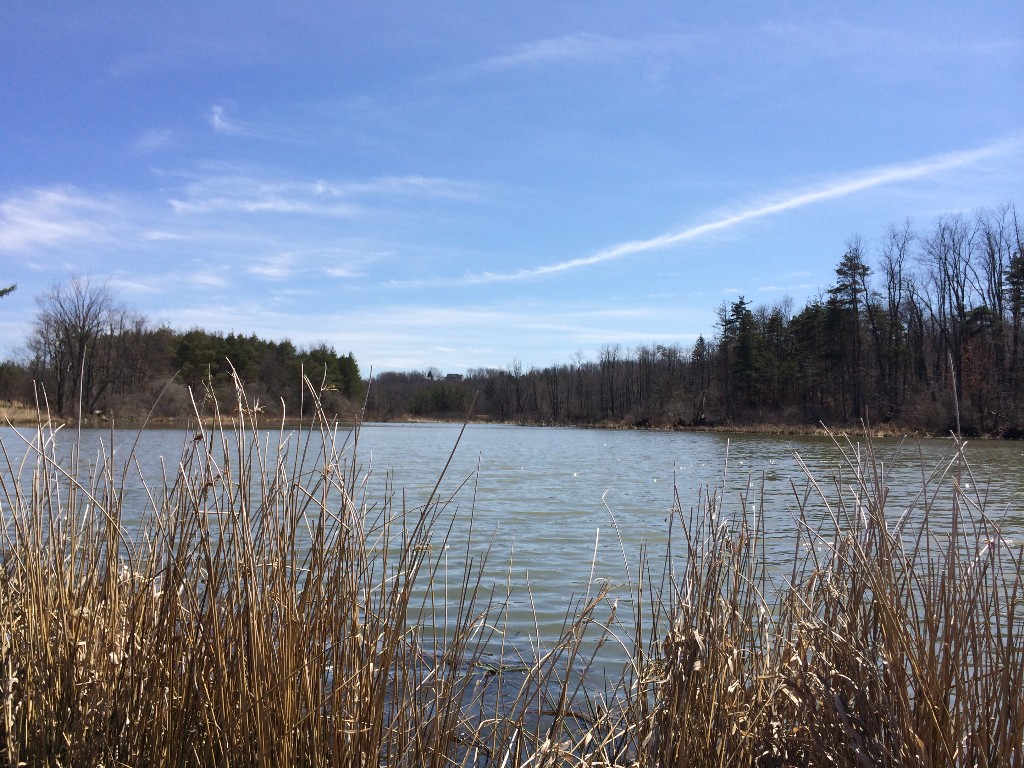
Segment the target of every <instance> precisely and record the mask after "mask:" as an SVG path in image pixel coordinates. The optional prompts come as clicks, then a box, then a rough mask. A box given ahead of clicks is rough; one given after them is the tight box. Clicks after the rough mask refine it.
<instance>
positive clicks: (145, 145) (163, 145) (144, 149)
mask: <svg viewBox="0 0 1024 768" xmlns="http://www.w3.org/2000/svg"><path fill="white" fill-rule="evenodd" d="M173 143H174V134H173V133H172V132H171V131H169V130H167V129H160V130H152V131H146V132H145V133H144V134H142V135H141V136H140V137H139V138H138V139H136V140H135V143H134V144H133V145H132V151H133V152H135V154H137V155H151V154H153V153H155V152H160V151H161V150H164V149H167V148H168V147H169V146H171V145H172V144H173Z"/></svg>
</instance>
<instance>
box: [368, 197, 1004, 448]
mask: <svg viewBox="0 0 1024 768" xmlns="http://www.w3.org/2000/svg"><path fill="white" fill-rule="evenodd" d="M471 403H474V405H473V412H474V413H475V414H477V415H478V416H482V417H485V418H491V419H494V420H498V421H510V422H519V423H542V424H609V425H627V426H629V425H632V426H640V427H643V426H702V425H714V424H723V425H724V424H733V425H750V424H755V423H772V424H780V425H809V424H817V423H821V422H824V423H826V424H829V425H851V424H859V423H860V422H861V421H862V420H866V421H867V422H868V423H872V424H876V425H877V424H880V423H886V424H893V425H895V426H900V427H906V428H914V429H922V430H926V431H929V432H933V433H943V432H946V431H948V430H954V429H960V430H961V431H962V432H963V433H965V434H992V435H1007V436H1020V435H1021V434H1022V428H1024V237H1022V231H1021V226H1020V223H1019V221H1018V219H1017V214H1016V209H1015V207H1014V206H1013V205H1011V204H1007V205H1003V206H1000V207H997V208H992V209H985V210H982V211H979V212H977V213H976V214H974V215H973V216H967V215H964V214H952V215H947V216H943V217H942V218H940V219H939V220H938V221H937V222H936V223H935V224H934V226H933V227H932V228H931V229H930V230H928V231H924V232H918V231H915V229H914V228H913V227H912V226H911V224H910V223H909V222H906V223H904V224H903V225H901V226H890V227H889V228H888V229H887V231H886V232H885V233H884V235H883V236H882V238H881V239H880V241H879V242H878V243H877V244H875V246H874V248H873V249H871V252H870V253H869V246H868V244H867V243H865V241H864V240H863V239H862V238H860V237H854V238H851V239H850V241H849V242H848V244H847V248H846V251H845V252H844V253H843V255H842V257H841V258H840V259H839V261H838V263H837V265H836V268H835V278H834V282H833V283H832V285H831V286H830V287H828V288H827V289H826V290H822V291H821V292H820V293H819V294H818V295H817V296H815V297H814V298H813V299H812V300H810V301H809V302H808V303H807V305H806V306H804V307H803V308H801V309H800V310H799V311H795V310H794V308H793V302H792V300H791V299H788V298H786V299H783V300H781V301H779V302H777V303H775V304H772V305H758V306H754V305H752V304H751V302H749V301H747V300H746V299H745V298H744V297H743V296H739V297H737V298H736V299H735V300H733V301H731V302H723V303H722V304H721V305H720V306H719V307H718V308H717V323H716V327H715V333H714V334H712V335H711V336H709V337H705V336H703V335H701V336H700V337H698V338H697V340H696V342H695V343H694V344H693V345H692V346H688V347H684V346H680V345H670V346H666V345H652V346H640V347H637V348H635V349H631V350H625V349H623V348H622V347H620V346H618V345H607V346H605V347H603V348H602V349H601V350H600V351H599V353H598V356H597V359H596V360H587V359H584V358H583V356H582V355H577V356H576V358H575V359H574V360H573V361H571V362H569V363H565V364H559V365H553V366H550V367H546V368H534V369H531V370H527V371H524V370H523V367H522V365H521V364H520V363H518V362H513V363H512V364H510V365H509V366H507V367H505V368H502V369H478V370H471V371H469V372H468V373H467V375H465V376H453V375H449V376H441V375H439V372H436V371H428V372H422V373H421V372H411V373H382V374H379V375H378V376H376V377H375V378H374V380H373V382H371V384H370V387H369V392H368V396H367V409H368V417H370V418H378V419H388V418H399V417H401V416H402V415H403V414H414V415H419V416H424V417H439V418H446V417H448V418H450V417H455V416H457V415H459V414H464V413H466V412H467V410H468V409H469V407H470V404H471Z"/></svg>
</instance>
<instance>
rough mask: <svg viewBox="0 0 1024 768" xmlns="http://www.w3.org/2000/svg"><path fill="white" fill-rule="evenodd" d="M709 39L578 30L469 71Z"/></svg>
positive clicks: (588, 58)
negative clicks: (619, 35)
mask: <svg viewBox="0 0 1024 768" xmlns="http://www.w3.org/2000/svg"><path fill="white" fill-rule="evenodd" d="M707 39H708V35H706V34H701V35H683V34H663V35H649V36H646V37H635V38H627V37H612V36H609V35H596V34H591V33H586V32H579V33H576V34H572V35H565V36H563V37H552V38H546V39H544V40H535V41H532V42H529V43H525V44H523V45H520V46H518V47H517V48H515V49H514V50H512V51H511V52H509V53H504V54H500V55H497V56H492V57H490V58H488V59H484V60H483V61H481V62H478V63H477V64H475V65H473V66H472V67H470V68H469V70H468V71H469V72H487V71H499V70H515V69H522V68H529V67H538V66H542V65H545V64H552V63H555V64H557V63H565V62H576V63H589V62H600V61H607V60H612V59H621V58H624V57H627V58H639V57H644V58H647V57H650V56H658V55H677V54H681V53H687V52H690V51H692V50H693V49H694V48H695V47H696V46H698V45H699V44H700V43H701V42H702V41H706V40H707Z"/></svg>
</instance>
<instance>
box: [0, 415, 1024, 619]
mask: <svg viewBox="0 0 1024 768" xmlns="http://www.w3.org/2000/svg"><path fill="white" fill-rule="evenodd" d="M460 428H461V427H460V426H458V425H435V424H429V425H390V424H389V425H375V424H371V425H365V426H364V427H363V428H362V430H361V432H360V435H359V438H358V444H357V450H355V451H354V454H355V461H356V462H357V464H358V466H359V467H360V472H361V475H362V476H363V477H364V478H365V482H366V486H367V489H368V493H369V495H370V497H371V499H372V498H374V496H375V494H376V495H379V496H381V497H383V494H384V493H385V492H386V489H387V488H388V487H389V486H390V487H392V488H393V489H396V490H397V491H398V492H399V494H401V493H402V492H403V490H404V494H405V499H406V504H407V506H408V507H409V508H410V509H413V508H416V507H419V506H422V505H423V504H424V503H425V502H426V501H427V499H428V498H429V496H430V493H431V491H432V490H433V488H434V486H435V484H436V483H437V481H438V477H439V475H440V473H441V472H442V470H443V469H444V467H445V464H446V462H448V459H449V456H451V454H452V450H453V449H454V448H455V445H456V439H457V438H458V435H459V431H460ZM20 433H21V434H23V435H26V436H28V437H29V438H31V437H32V435H33V433H32V431H31V430H21V431H20ZM346 435H347V433H341V434H340V437H341V438H342V439H344V438H345V437H346ZM189 437H190V434H188V433H185V432H184V431H182V430H151V431H147V432H145V433H143V434H142V435H141V436H139V435H138V434H137V433H136V432H135V431H128V430H125V431H117V432H115V433H113V435H111V432H110V431H109V430H94V431H84V432H83V433H82V436H81V440H82V449H81V456H82V458H83V459H84V460H89V461H95V460H96V457H97V456H98V455H99V452H100V451H103V452H104V453H109V452H110V450H111V438H112V442H113V450H114V455H115V457H117V458H118V460H120V459H121V458H122V457H126V456H128V455H129V453H130V452H131V450H132V446H133V444H134V443H135V441H136V438H138V444H137V446H136V447H135V456H136V463H137V467H134V466H133V469H132V472H131V473H130V474H129V482H128V485H129V493H128V495H127V497H126V503H125V514H124V519H125V522H126V523H127V524H129V525H130V524H132V522H133V519H132V510H133V508H134V509H136V510H138V514H140V515H141V514H142V513H143V512H144V510H145V508H146V505H147V503H148V502H147V497H146V495H145V492H144V491H143V490H142V487H141V483H140V482H139V480H138V476H139V475H140V474H141V475H142V476H144V477H145V478H147V480H149V481H150V482H151V483H152V484H153V485H155V486H159V477H160V474H161V471H162V470H161V457H162V458H163V459H164V460H166V463H167V466H168V471H169V472H171V473H172V474H173V470H174V467H175V465H176V463H177V459H178V457H179V456H180V455H181V451H182V446H183V444H185V443H186V442H187V441H188V439H189ZM286 437H287V441H286V447H287V450H288V451H289V452H291V453H292V454H294V452H295V450H296V447H297V446H298V445H299V443H300V440H299V438H298V435H296V434H294V433H286ZM76 438H77V433H75V432H74V431H71V430H66V431H61V432H60V433H58V450H59V451H60V452H61V454H62V455H63V454H65V453H66V451H67V449H68V446H70V445H71V444H72V443H73V442H74V441H75V439H76ZM280 438H281V435H280V434H279V433H277V432H273V433H267V435H266V440H267V441H269V445H270V446H272V447H273V446H276V445H277V442H278V440H279V439H280ZM0 441H2V442H3V445H4V446H5V448H6V451H7V453H8V457H9V458H10V459H11V460H12V461H14V462H15V466H14V468H13V470H12V469H8V468H6V467H5V468H4V469H3V470H2V474H3V476H4V478H5V482H6V481H7V479H8V478H9V477H10V476H11V473H12V472H13V473H14V474H15V475H18V474H19V470H18V468H17V465H16V462H17V461H18V460H20V459H21V457H23V456H24V455H25V452H26V448H25V444H24V442H23V441H22V439H21V438H20V437H19V433H18V432H16V431H15V430H12V429H10V428H4V429H0ZM841 448H842V450H840V448H839V447H837V446H836V445H835V444H833V443H832V442H831V441H830V440H828V439H822V438H806V437H785V438H779V437H774V436H762V435H729V436H726V435H719V434H690V433H669V432H665V433H663V432H643V431H609V430H580V429H560V428H521V427H511V426H491V425H470V426H469V427H468V428H467V429H466V430H465V433H464V434H463V436H462V440H461V443H460V444H459V445H458V449H457V450H456V451H455V454H454V456H453V457H452V461H451V465H450V466H449V468H448V470H447V474H446V475H445V477H444V480H443V481H442V483H441V486H440V492H441V496H442V497H443V498H445V499H449V498H450V499H451V502H450V504H449V505H448V506H447V507H446V511H445V517H443V518H442V519H443V522H445V525H442V526H441V527H442V528H446V527H447V522H448V521H451V520H452V518H453V516H454V519H453V528H452V536H451V538H450V540H449V542H448V549H447V550H444V548H443V547H442V546H441V545H440V544H439V545H438V547H437V548H436V550H435V554H436V555H437V556H438V557H440V558H442V559H443V561H444V562H445V564H446V565H447V569H448V571H449V572H450V573H449V574H448V575H449V576H450V583H452V584H455V583H457V582H458V581H459V575H460V573H461V567H462V564H463V563H464V562H465V555H466V552H467V551H469V553H470V554H471V555H472V556H473V557H475V558H477V559H479V557H480V556H481V555H482V554H483V553H484V552H485V551H489V570H488V572H487V576H486V581H487V582H488V583H489V584H490V583H493V584H496V585H499V591H503V590H504V589H505V588H506V586H507V585H508V584H511V586H512V591H513V597H514V599H513V605H514V609H513V611H512V613H511V614H510V616H509V620H510V622H511V623H512V624H514V625H517V626H519V627H520V628H519V630H517V631H521V632H522V634H523V635H524V636H527V635H534V634H536V633H537V631H538V630H539V632H540V634H541V635H542V636H545V635H549V634H550V633H553V632H557V629H558V628H559V627H560V626H561V622H562V619H563V618H564V616H565V611H566V608H567V606H568V605H569V602H570V600H571V599H572V598H573V597H574V596H576V597H578V596H580V595H583V594H584V593H586V592H587V590H588V588H590V589H594V588H595V586H596V585H597V584H602V583H608V584H610V585H612V588H613V592H612V594H613V595H616V594H618V595H621V596H622V597H623V598H627V599H628V595H629V584H630V583H631V581H632V580H634V579H635V575H636V568H637V563H638V557H639V550H640V546H641V544H642V543H644V542H646V543H648V544H649V551H650V558H651V561H652V565H654V566H655V567H660V565H659V563H657V562H655V561H656V560H657V559H658V558H659V557H661V556H662V555H663V552H664V549H663V547H664V543H665V541H666V533H667V531H668V518H669V517H670V510H671V509H672V507H673V505H674V504H675V503H676V498H677V496H676V494H678V503H679V505H680V506H681V508H682V510H683V511H684V513H688V512H689V510H690V509H691V508H695V507H696V508H699V507H700V499H701V497H702V494H705V493H707V492H709V491H711V492H718V493H719V494H720V495H721V497H722V499H723V507H724V510H725V512H726V513H729V512H736V511H738V510H739V509H741V508H744V507H745V508H746V510H747V511H748V512H749V513H750V514H753V515H761V516H763V521H764V525H765V528H766V530H767V533H768V542H769V553H770V556H771V557H777V558H778V560H779V561H780V562H784V561H785V560H786V559H787V558H789V557H791V556H792V552H793V549H792V546H793V538H794V531H795V529H796V523H795V515H796V511H797V503H796V498H797V497H798V496H802V495H803V494H804V493H805V492H806V491H807V490H808V489H809V481H808V475H807V473H806V472H805V471H804V470H803V469H802V468H801V466H800V463H799V461H798V457H799V459H802V461H803V462H804V463H805V464H806V465H807V466H808V467H809V468H810V470H811V472H812V473H813V476H814V477H815V478H816V479H817V481H818V483H819V485H820V486H821V487H822V488H823V490H824V491H825V494H826V496H828V497H829V498H830V500H831V503H832V504H833V505H834V504H835V499H836V497H837V495H838V494H839V493H842V494H844V496H845V498H846V500H847V501H852V500H853V499H854V495H855V493H856V489H855V484H854V483H853V477H854V473H853V471H852V469H851V467H850V465H849V463H850V462H851V461H852V462H854V463H855V462H856V460H857V457H858V455H861V456H862V455H863V454H864V451H865V447H864V445H862V444H861V445H858V444H856V443H853V444H850V443H847V442H845V441H843V442H842V443H841ZM874 448H875V452H876V457H877V459H878V461H879V466H880V467H881V468H882V469H883V470H884V473H885V484H886V485H887V487H888V488H889V494H890V495H889V502H888V504H887V514H888V515H889V516H890V519H891V520H892V519H895V518H896V517H898V516H899V515H900V514H902V513H903V512H904V510H906V509H908V508H910V509H911V511H910V516H911V517H913V516H915V515H918V514H920V510H921V509H922V508H923V504H922V497H921V492H922V489H923V488H924V489H925V491H926V494H927V495H928V496H929V498H930V495H931V494H932V493H934V492H935V488H936V487H937V486H938V484H937V482H936V481H935V480H934V478H933V475H938V474H942V473H943V472H954V471H956V469H957V467H955V466H951V461H953V460H954V458H955V446H954V444H953V441H952V440H923V441H921V440H906V441H904V442H902V443H901V442H899V441H895V440H877V441H875V443H874ZM346 450H347V451H348V452H349V455H350V456H351V455H352V454H353V451H352V444H351V442H349V446H348V448H347V449H346ZM844 451H845V453H846V457H844V453H843V452H844ZM965 454H966V457H967V460H968V463H969V465H970V473H969V474H962V479H961V482H962V485H963V487H964V488H965V490H966V491H967V493H968V494H970V495H972V496H973V497H974V498H977V499H978V500H980V501H983V502H984V504H985V509H986V511H987V513H988V514H989V515H990V516H992V517H995V518H1000V519H1002V526H1003V533H1004V535H1005V536H1006V537H1008V538H1011V539H1014V540H1018V541H1019V540H1022V539H1024V443H1021V442H997V441H979V442H971V443H968V445H967V448H966V451H965ZM22 476H23V478H24V475H22ZM929 478H932V479H929ZM837 485H838V488H839V489H841V490H838V489H837ZM398 498H401V495H399V496H398ZM810 498H811V507H810V508H811V512H812V514H813V515H819V516H820V515H822V514H824V510H825V508H824V506H823V504H822V503H821V501H820V498H819V497H818V496H817V494H816V493H811V495H810ZM940 508H945V509H948V504H947V505H946V506H945V507H942V506H941V504H940ZM470 520H472V528H473V535H472V540H468V538H467V532H468V531H469V527H470V526H469V523H470ZM441 533H443V531H439V533H438V535H439V536H440V535H441ZM444 572H445V569H444V568H442V573H444Z"/></svg>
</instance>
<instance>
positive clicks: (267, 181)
mask: <svg viewBox="0 0 1024 768" xmlns="http://www.w3.org/2000/svg"><path fill="white" fill-rule="evenodd" d="M182 193H183V194H181V195H180V196H178V197H174V198H171V200H170V201H169V202H170V205H171V207H172V208H173V209H174V210H175V211H176V212H178V213H212V212H225V211H237V212H241V213H292V214H312V215H320V216H327V217H352V216H356V215H359V214H361V213H364V212H365V209H364V206H363V204H362V203H361V202H359V200H360V199H364V198H373V199H374V200H376V201H380V200H381V199H388V198H406V197H420V198H436V199H446V200H464V201H478V200H480V199H481V198H482V196H483V188H482V187H481V186H480V185H479V184H476V183H473V182H465V181H459V180H455V179H445V178H436V177H428V176H417V175H410V176H383V177H379V178H374V179H369V180H366V181H342V182H338V181H326V180H323V179H314V180H302V179H287V178H286V179H280V178H272V177H270V176H268V175H252V174H247V173H245V172H239V173H225V174H216V175H211V176H207V177H205V178H202V179H199V180H196V181H193V182H190V183H189V184H187V185H186V186H185V187H184V189H183V190H182Z"/></svg>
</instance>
